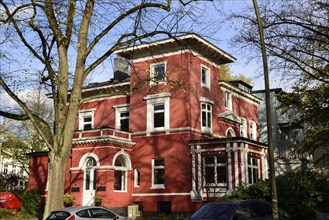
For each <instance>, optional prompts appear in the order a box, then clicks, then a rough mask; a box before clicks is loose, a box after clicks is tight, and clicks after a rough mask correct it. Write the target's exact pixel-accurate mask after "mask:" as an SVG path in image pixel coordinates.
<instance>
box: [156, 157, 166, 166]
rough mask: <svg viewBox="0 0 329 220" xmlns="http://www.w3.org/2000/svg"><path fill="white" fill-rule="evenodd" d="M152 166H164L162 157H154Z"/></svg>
mask: <svg viewBox="0 0 329 220" xmlns="http://www.w3.org/2000/svg"><path fill="white" fill-rule="evenodd" d="M154 166H164V159H163V158H158V159H154Z"/></svg>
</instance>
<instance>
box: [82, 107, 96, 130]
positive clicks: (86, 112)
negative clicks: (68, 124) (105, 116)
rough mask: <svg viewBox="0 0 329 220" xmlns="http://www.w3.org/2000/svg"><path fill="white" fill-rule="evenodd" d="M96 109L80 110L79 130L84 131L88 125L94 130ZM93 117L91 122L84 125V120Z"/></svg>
mask: <svg viewBox="0 0 329 220" xmlns="http://www.w3.org/2000/svg"><path fill="white" fill-rule="evenodd" d="M95 111H96V109H85V110H80V111H79V112H78V114H79V130H80V131H84V126H85V125H86V124H91V129H94V115H95ZM87 117H91V122H89V123H84V118H87Z"/></svg>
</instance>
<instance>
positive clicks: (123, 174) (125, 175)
mask: <svg viewBox="0 0 329 220" xmlns="http://www.w3.org/2000/svg"><path fill="white" fill-rule="evenodd" d="M119 156H120V155H119ZM119 156H118V157H119ZM118 157H115V160H114V163H113V164H114V178H116V176H115V172H116V171H121V190H118V189H114V192H127V188H128V167H127V166H128V164H127V159H126V157H125V156H124V155H122V159H123V160H124V164H123V165H124V166H116V165H115V162H116V160H120V158H118ZM121 162H122V161H121Z"/></svg>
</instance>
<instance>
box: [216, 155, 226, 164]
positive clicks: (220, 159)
mask: <svg viewBox="0 0 329 220" xmlns="http://www.w3.org/2000/svg"><path fill="white" fill-rule="evenodd" d="M217 163H226V157H225V156H218V157H217Z"/></svg>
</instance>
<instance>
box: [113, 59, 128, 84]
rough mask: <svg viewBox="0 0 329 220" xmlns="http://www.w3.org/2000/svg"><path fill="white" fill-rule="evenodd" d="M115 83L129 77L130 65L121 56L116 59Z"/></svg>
mask: <svg viewBox="0 0 329 220" xmlns="http://www.w3.org/2000/svg"><path fill="white" fill-rule="evenodd" d="M113 71H114V81H119V82H121V81H124V80H126V79H127V78H128V77H129V63H128V61H127V60H126V59H125V58H123V57H120V56H117V57H115V58H114V67H113Z"/></svg>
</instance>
